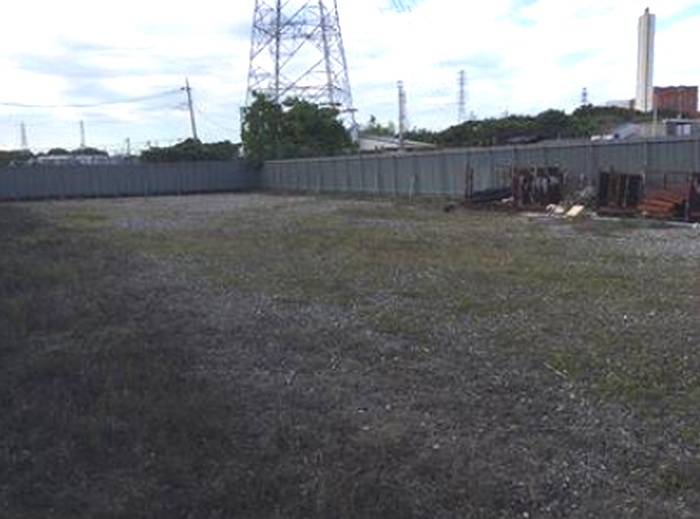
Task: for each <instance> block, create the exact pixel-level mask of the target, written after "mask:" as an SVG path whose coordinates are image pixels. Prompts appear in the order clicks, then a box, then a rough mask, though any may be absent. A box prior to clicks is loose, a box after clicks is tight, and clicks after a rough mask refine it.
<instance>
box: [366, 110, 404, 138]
mask: <svg viewBox="0 0 700 519" xmlns="http://www.w3.org/2000/svg"><path fill="white" fill-rule="evenodd" d="M361 132H362V133H363V134H366V135H378V136H385V137H394V136H396V134H397V133H398V132H397V130H396V125H395V124H394V123H393V122H392V121H389V122H388V123H387V124H386V125H384V124H381V123H380V122H379V121H378V120H377V118H376V117H375V116H374V115H371V116H370V117H369V121H367V124H365V125H364V126H363V127H362V130H361Z"/></svg>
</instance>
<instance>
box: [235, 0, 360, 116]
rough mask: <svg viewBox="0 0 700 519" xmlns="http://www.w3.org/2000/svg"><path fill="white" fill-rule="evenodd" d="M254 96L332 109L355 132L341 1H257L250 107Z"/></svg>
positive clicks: (252, 49)
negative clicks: (313, 104)
mask: <svg viewBox="0 0 700 519" xmlns="http://www.w3.org/2000/svg"><path fill="white" fill-rule="evenodd" d="M254 92H257V93H260V94H263V95H265V96H266V97H267V98H268V99H271V100H274V101H275V102H282V101H284V100H285V99H287V98H290V97H296V98H299V99H303V100H305V101H309V102H311V103H315V104H318V105H321V106H332V107H334V108H336V109H337V110H338V111H339V112H340V113H341V115H342V118H343V119H344V120H345V121H346V122H348V123H350V126H351V128H353V129H354V127H355V114H354V112H355V109H354V107H353V104H352V94H351V92H350V80H349V78H348V66H347V61H346V59H345V50H344V48H343V38H342V34H341V32H340V20H339V17H338V5H337V2H336V0H332V1H331V0H326V1H324V0H284V1H283V0H256V2H255V13H254V15H253V28H252V32H251V44H250V65H249V69H248V92H247V98H246V106H250V105H251V104H252V102H253V99H252V97H253V93H254Z"/></svg>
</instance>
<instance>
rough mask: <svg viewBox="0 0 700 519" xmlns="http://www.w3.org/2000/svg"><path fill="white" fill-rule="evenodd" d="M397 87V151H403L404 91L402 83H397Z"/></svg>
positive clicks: (404, 130)
mask: <svg viewBox="0 0 700 519" xmlns="http://www.w3.org/2000/svg"><path fill="white" fill-rule="evenodd" d="M397 86H398V89H399V149H400V150H401V151H403V150H404V147H405V143H404V135H405V133H406V91H405V90H404V88H403V81H399V82H398V83H397Z"/></svg>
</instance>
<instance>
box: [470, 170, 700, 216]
mask: <svg viewBox="0 0 700 519" xmlns="http://www.w3.org/2000/svg"><path fill="white" fill-rule="evenodd" d="M503 173H506V174H503ZM473 176H474V173H473V171H472V170H468V171H467V189H466V193H465V205H467V206H469V207H489V208H496V209H498V208H501V209H511V210H513V209H517V210H525V211H536V212H543V213H545V214H547V215H550V216H557V217H568V218H577V217H580V216H584V215H586V214H590V213H591V212H597V213H598V214H600V215H609V216H643V217H648V218H659V219H664V220H676V221H686V222H698V221H700V173H685V172H657V171H645V172H644V173H623V172H618V171H614V170H608V171H601V172H600V174H599V177H598V185H597V188H594V187H593V186H587V187H584V188H583V189H581V190H578V191H574V190H570V189H569V190H567V185H566V175H565V174H564V172H563V171H562V170H561V169H559V168H554V167H533V168H511V169H508V170H507V171H499V172H497V174H496V175H495V178H497V179H498V182H497V184H499V185H497V186H496V187H490V188H488V189H482V190H475V189H474V187H473V186H474V181H473V180H474V179H473Z"/></svg>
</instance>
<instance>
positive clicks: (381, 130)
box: [0, 94, 674, 168]
mask: <svg viewBox="0 0 700 519" xmlns="http://www.w3.org/2000/svg"><path fill="white" fill-rule="evenodd" d="M340 115H341V114H340V113H339V111H338V110H337V109H335V108H333V107H327V106H321V105H318V104H314V103H311V102H308V101H305V100H301V99H297V98H290V99H286V100H284V101H283V102H281V103H277V102H275V101H272V100H270V99H268V98H266V97H265V96H263V95H261V94H255V95H254V101H253V103H252V104H251V105H250V106H249V107H247V108H246V109H245V110H244V116H243V121H242V129H241V141H242V142H241V144H240V145H239V144H233V143H231V142H230V141H221V142H215V143H203V142H201V141H199V140H196V139H186V140H184V141H182V142H180V143H177V144H175V145H174V146H169V147H154V148H149V149H147V150H144V151H143V152H141V154H140V156H138V159H139V160H141V161H142V162H185V161H207V160H219V161H221V160H233V159H236V158H238V157H240V156H241V155H244V156H245V159H246V161H247V162H248V163H249V165H251V166H252V167H255V168H257V167H260V166H261V165H262V164H263V163H264V162H265V161H266V160H275V159H293V158H308V157H320V156H333V155H340V154H345V153H352V152H355V151H357V144H356V143H355V142H354V141H353V139H352V136H351V134H350V132H349V130H348V129H347V128H346V127H345V126H344V125H343V123H342V122H341V120H340ZM673 116H674V114H671V113H669V114H666V113H660V114H659V117H660V118H661V119H663V118H666V117H673ZM651 117H652V116H651V114H646V113H641V112H636V111H634V110H628V109H624V108H616V107H599V106H592V105H583V106H580V107H579V108H577V109H576V110H574V111H573V112H572V113H571V114H567V113H565V112H563V111H561V110H553V109H550V110H545V111H544V112H541V113H540V114H538V115H533V116H530V115H509V116H504V117H500V118H488V119H483V120H474V121H466V122H464V123H461V124H457V125H454V126H450V127H449V128H446V129H444V130H439V131H432V130H427V129H418V128H414V129H412V130H410V131H408V132H406V134H405V138H406V139H409V140H415V141H420V142H426V143H430V144H434V145H435V146H436V147H438V148H452V147H483V146H499V145H508V144H527V143H532V142H539V141H543V140H551V139H581V138H590V137H592V136H594V135H600V134H603V133H605V132H607V131H609V130H610V128H613V127H615V126H619V125H621V124H624V123H630V122H632V123H638V122H647V121H650V120H651ZM360 134H361V135H362V134H365V135H378V136H392V137H396V136H397V130H396V126H395V125H394V123H393V122H388V123H387V124H382V123H380V122H379V121H378V120H377V118H376V117H374V116H371V117H370V118H369V120H368V122H367V123H366V124H364V125H362V126H361V127H360ZM241 146H242V150H241ZM46 154H47V155H62V154H104V155H107V153H106V152H104V151H102V150H98V149H95V148H81V149H77V150H73V151H68V150H65V149H63V148H53V149H51V150H49V151H48V152H47V153H46ZM33 157H35V155H33V154H32V153H31V152H29V151H26V150H22V151H18V150H12V151H2V150H0V167H1V166H7V165H9V164H12V163H22V162H25V161H27V160H29V159H31V158H33Z"/></svg>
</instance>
